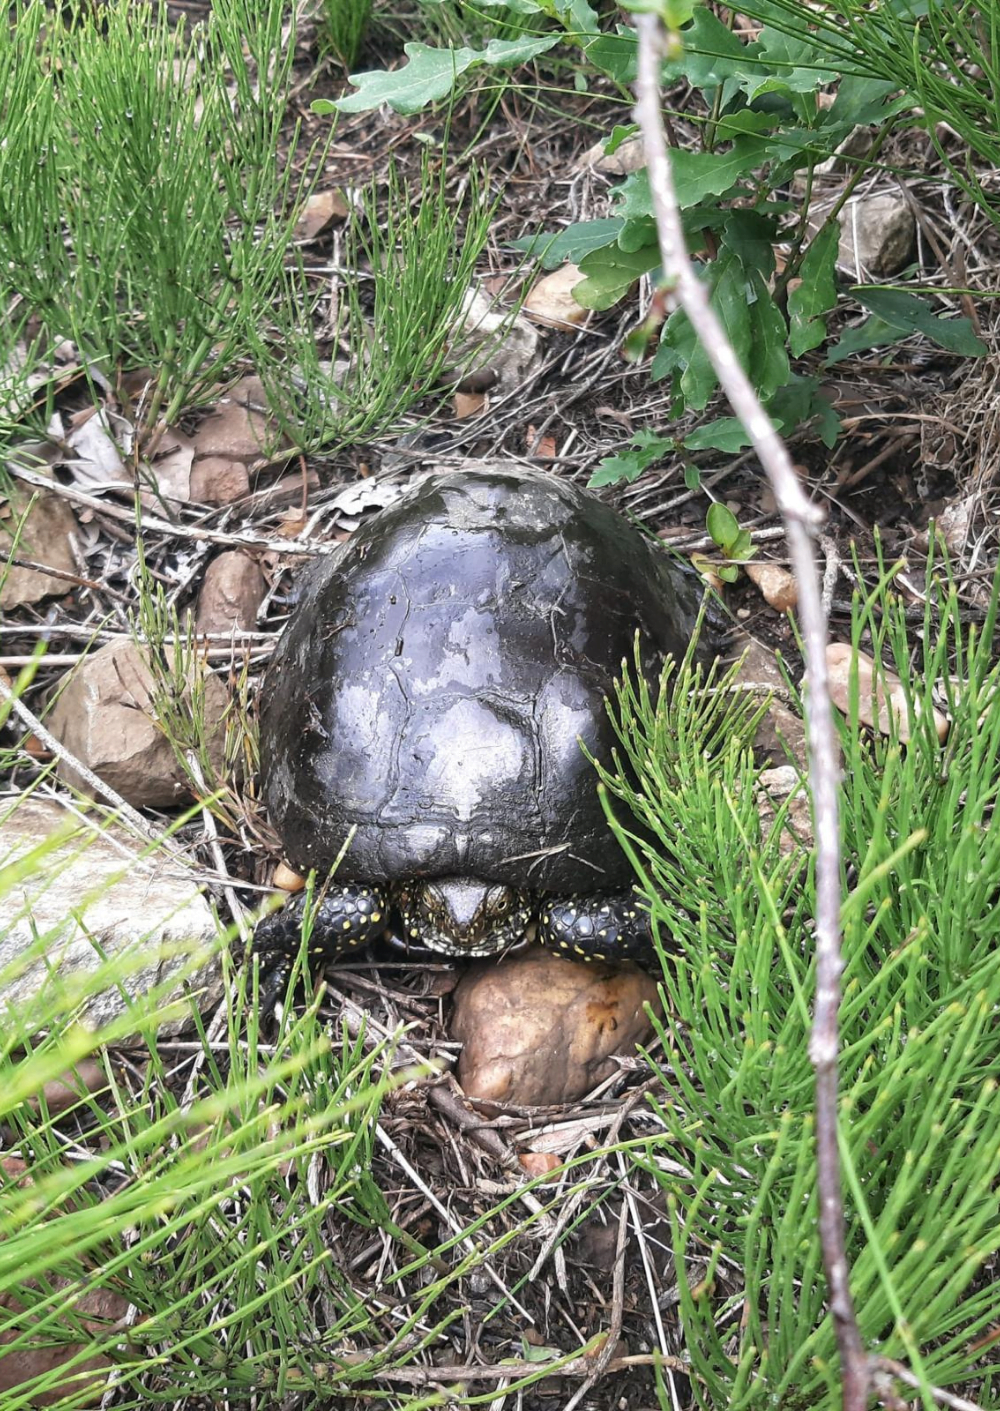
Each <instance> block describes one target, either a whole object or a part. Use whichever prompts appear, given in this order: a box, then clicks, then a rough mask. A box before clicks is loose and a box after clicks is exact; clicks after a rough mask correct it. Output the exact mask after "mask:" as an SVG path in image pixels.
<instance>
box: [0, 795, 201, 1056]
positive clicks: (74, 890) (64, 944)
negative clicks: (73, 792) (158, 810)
mask: <svg viewBox="0 0 1000 1411" xmlns="http://www.w3.org/2000/svg"><path fill="white" fill-rule="evenodd" d="M67 827H70V828H72V829H73V830H74V831H73V833H72V835H71V836H70V837H68V838H61V839H59V840H58V845H56V842H55V839H56V835H57V834H58V833H59V832H60V830H65V829H66V828H67ZM42 846H45V847H47V848H48V849H49V851H47V852H46V853H45V855H44V856H43V857H41V858H39V859H37V860H33V862H32V865H31V866H30V868H29V869H28V871H27V873H26V875H24V876H23V877H19V878H18V880H17V881H15V882H14V883H13V885H12V887H11V890H10V891H8V892H7V893H6V895H5V897H4V926H3V929H2V930H0V974H4V975H5V977H6V981H7V982H6V984H5V985H4V986H3V987H2V989H0V1011H2V1010H4V1009H7V1008H15V1007H16V1009H17V1010H18V1012H19V1015H23V1014H24V1012H25V1010H26V1008H27V1006H28V1005H29V1004H30V1003H31V1001H32V1000H33V999H34V997H35V996H36V995H37V994H39V992H40V991H41V990H42V989H43V988H46V987H48V986H51V985H59V986H65V987H66V988H67V996H66V999H67V1003H68V1004H72V1005H73V1006H74V1007H75V1006H76V1004H77V1003H78V1001H79V995H80V992H81V991H83V992H84V998H83V1000H82V1003H81V1009H80V1016H79V1017H80V1022H81V1023H83V1024H85V1025H87V1026H88V1027H90V1028H95V1029H96V1028H99V1027H100V1026H102V1025H104V1024H106V1023H108V1022H110V1021H111V1020H112V1019H115V1018H117V1017H118V1016H119V1015H121V1014H123V1013H124V1012H125V1010H126V1003H125V1000H124V999H123V997H122V994H121V991H120V989H119V986H118V985H117V984H113V985H110V986H109V987H108V988H107V989H104V990H97V991H94V990H93V988H92V982H90V983H88V980H87V977H88V976H91V975H93V974H94V973H96V972H97V971H98V970H99V969H100V967H101V965H102V964H103V963H104V961H103V958H102V957H103V956H107V957H108V958H109V959H114V958H115V957H119V956H122V955H123V954H125V953H127V952H131V953H134V955H135V957H136V965H135V968H134V969H130V971H129V973H128V974H127V975H126V976H125V977H124V979H123V981H122V983H123V985H124V987H125V989H126V990H127V991H128V993H130V994H133V995H141V994H145V993H146V992H147V991H149V990H150V989H152V988H153V987H154V986H160V985H163V984H165V983H166V982H167V981H169V980H170V978H171V976H173V975H175V974H178V973H179V972H180V970H181V969H182V967H184V966H185V965H186V964H187V963H188V958H189V957H190V956H192V955H197V954H198V952H199V951H201V950H203V949H205V948H207V947H210V946H211V947H215V948H216V949H217V936H218V928H217V926H216V922H215V919H214V918H213V916H212V911H211V908H210V907H209V905H208V902H207V901H206V900H205V898H204V896H202V895H201V892H200V890H199V888H198V884H197V882H196V881H195V880H194V874H193V873H191V874H190V875H188V874H186V873H184V872H181V871H179V869H180V867H181V864H180V863H179V861H178V860H177V859H176V858H171V859H170V860H169V862H168V860H167V859H166V857H164V856H163V855H162V854H161V855H155V854H154V855H152V856H150V857H140V856H139V855H138V854H139V853H140V852H141V850H142V849H141V845H139V844H137V843H136V840H135V839H134V838H133V837H131V836H130V835H129V834H127V833H125V832H124V831H122V830H119V829H117V828H114V827H108V826H106V825H105V823H104V821H103V815H102V814H100V813H95V814H94V815H93V816H92V817H88V818H85V819H80V818H79V817H78V816H76V815H71V814H69V813H67V812H66V810H65V809H62V808H61V807H60V806H59V805H58V804H56V803H54V802H52V801H51V800H48V799H38V798H25V799H23V800H21V801H20V802H19V803H18V804H17V806H16V807H15V808H14V809H13V810H12V811H11V812H10V813H7V814H5V815H0V859H2V860H3V863H4V865H5V866H7V865H9V864H12V863H13V864H16V863H17V860H18V859H19V858H22V857H25V856H26V855H27V854H29V853H31V852H32V851H33V850H34V849H36V848H39V847H42ZM38 936H45V937H46V945H45V950H44V954H42V955H39V954H38V941H37V938H38ZM15 962H19V964H20V966H21V967H22V968H21V969H20V973H18V974H17V975H16V977H14V978H12V974H11V973H8V972H9V967H12V966H13V965H14V964H15ZM219 974H220V967H219V961H218V956H217V955H216V956H214V957H213V956H207V957H206V959H205V962H204V964H202V965H200V966H199V967H198V968H197V971H196V973H195V974H194V975H193V976H191V977H190V983H191V986H192V987H193V989H194V991H195V992H197V991H198V990H199V989H201V990H202V991H204V992H205V1004H206V1005H207V1004H208V1003H210V1002H213V1001H214V999H215V998H217V996H218V994H219V993H220V992H221V982H220V980H219ZM182 993H183V991H182V988H181V986H180V985H179V984H178V988H177V992H176V995H177V997H180V995H181V994H182ZM181 1024H182V1021H180V1020H178V1021H176V1022H172V1023H171V1024H169V1025H167V1026H165V1027H164V1032H176V1031H177V1030H178V1029H179V1028H180V1027H181Z"/></svg>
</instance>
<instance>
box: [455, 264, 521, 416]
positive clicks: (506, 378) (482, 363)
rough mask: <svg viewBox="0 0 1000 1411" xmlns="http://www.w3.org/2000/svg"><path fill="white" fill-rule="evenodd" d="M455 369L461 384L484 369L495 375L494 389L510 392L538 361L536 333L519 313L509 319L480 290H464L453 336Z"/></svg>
mask: <svg viewBox="0 0 1000 1411" xmlns="http://www.w3.org/2000/svg"><path fill="white" fill-rule="evenodd" d="M454 348H455V354H454V358H453V362H454V365H455V367H458V368H461V370H462V379H463V382H465V381H467V380H468V378H469V377H470V376H471V375H472V373H474V372H476V371H479V370H481V369H484V368H488V369H490V370H491V371H492V372H494V373H495V374H496V379H497V380H496V384H495V387H496V390H497V391H498V392H501V393H504V392H513V391H514V390H515V388H517V387H519V386H520V385H521V383H522V382H524V380H525V378H526V377H527V376H528V373H529V372H530V370H531V367H532V365H533V364H534V362H535V361H536V359H537V358H538V330H537V329H536V328H532V326H531V324H530V323H529V322H528V320H527V319H526V318H524V317H523V316H522V315H521V314H518V315H517V317H516V318H513V319H512V318H511V316H510V314H509V313H508V312H506V311H505V310H504V309H499V308H494V307H493V304H492V303H491V301H490V299H489V298H488V297H487V296H486V294H484V293H483V291H482V290H481V289H476V288H470V289H467V290H466V294H465V301H464V304H463V313H462V321H461V324H460V326H459V327H458V329H457V330H456V333H455V338H454Z"/></svg>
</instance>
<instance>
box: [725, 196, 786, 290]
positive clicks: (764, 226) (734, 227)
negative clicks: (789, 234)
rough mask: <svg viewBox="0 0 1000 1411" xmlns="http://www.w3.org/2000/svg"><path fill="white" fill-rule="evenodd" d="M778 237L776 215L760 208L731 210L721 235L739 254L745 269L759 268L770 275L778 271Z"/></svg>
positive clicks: (766, 276) (768, 276) (734, 252)
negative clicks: (776, 249)
mask: <svg viewBox="0 0 1000 1411" xmlns="http://www.w3.org/2000/svg"><path fill="white" fill-rule="evenodd" d="M777 238H778V222H777V219H776V217H774V216H763V215H760V214H759V213H758V212H757V211H746V210H735V211H729V212H728V213H727V216H726V223H725V225H724V226H723V227H722V230H721V232H720V239H721V240H722V243H723V244H724V245H728V247H729V249H730V250H732V252H733V254H734V255H736V256H738V258H739V261H740V263H741V264H742V265H743V267H744V269H746V270H748V271H749V270H751V269H756V270H759V271H760V273H761V274H762V275H763V276H764V277H765V279H769V278H770V277H771V275H772V274H773V273H774V242H775V240H777Z"/></svg>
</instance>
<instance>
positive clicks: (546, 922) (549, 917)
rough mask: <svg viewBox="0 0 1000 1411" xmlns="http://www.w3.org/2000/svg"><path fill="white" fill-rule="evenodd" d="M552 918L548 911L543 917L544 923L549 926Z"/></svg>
mask: <svg viewBox="0 0 1000 1411" xmlns="http://www.w3.org/2000/svg"><path fill="white" fill-rule="evenodd" d="M551 920H552V918H551V916H549V914H548V912H546V913H545V915H544V916H543V917H542V925H543V926H547V925H548V924H549V922H550V921H551Z"/></svg>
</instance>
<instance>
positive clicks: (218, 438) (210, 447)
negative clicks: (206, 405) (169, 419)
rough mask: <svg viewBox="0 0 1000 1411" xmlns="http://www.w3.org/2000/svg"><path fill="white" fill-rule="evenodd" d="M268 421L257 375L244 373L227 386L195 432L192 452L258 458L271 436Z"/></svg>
mask: <svg viewBox="0 0 1000 1411" xmlns="http://www.w3.org/2000/svg"><path fill="white" fill-rule="evenodd" d="M274 431H275V429H274V427H273V426H272V425H271V424H270V423H269V421H268V415H267V393H266V392H265V391H264V384H263V383H262V382H261V380H260V378H259V377H244V378H243V379H242V380H241V381H240V382H237V383H236V384H235V385H234V386H232V387H230V389H229V391H228V392H227V393H226V395H225V396H224V397H223V398H222V399H221V401H219V402H217V403H216V405H215V406H214V407H213V408H212V410H211V411H210V412H209V413H208V415H207V416H206V417H205V420H204V421H203V422H202V423H201V425H200V426H199V427H198V430H197V431H196V432H195V436H194V444H195V456H196V458H197V459H201V458H202V457H203V456H223V457H226V458H228V459H229V460H242V461H253V460H259V459H260V457H261V456H262V455H263V454H264V450H265V447H266V446H267V445H268V444H269V443H270V442H271V441H273V439H274Z"/></svg>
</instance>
